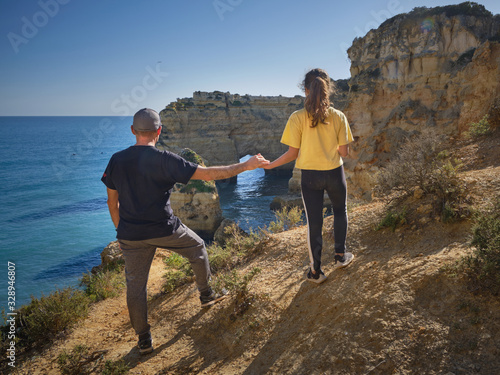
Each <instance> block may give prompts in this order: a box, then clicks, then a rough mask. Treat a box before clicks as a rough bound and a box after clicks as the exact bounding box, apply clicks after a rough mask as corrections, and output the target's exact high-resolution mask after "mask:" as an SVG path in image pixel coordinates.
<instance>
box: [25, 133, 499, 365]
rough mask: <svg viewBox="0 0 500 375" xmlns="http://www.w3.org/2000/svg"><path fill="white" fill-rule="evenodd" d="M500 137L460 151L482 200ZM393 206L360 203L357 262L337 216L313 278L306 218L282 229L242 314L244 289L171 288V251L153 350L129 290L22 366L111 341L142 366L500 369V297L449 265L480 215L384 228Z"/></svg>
mask: <svg viewBox="0 0 500 375" xmlns="http://www.w3.org/2000/svg"><path fill="white" fill-rule="evenodd" d="M497 133H498V132H497ZM498 145H499V143H498V137H496V138H493V139H492V140H485V141H484V142H483V143H481V144H479V145H478V144H477V143H475V144H470V143H467V142H465V143H464V144H462V145H461V148H460V149H458V150H456V152H455V155H456V156H457V157H459V158H462V160H463V161H464V164H465V165H466V169H467V170H466V171H465V172H463V175H462V177H463V178H464V179H465V181H466V183H467V184H468V187H469V189H470V192H471V199H472V200H473V205H474V206H476V207H477V206H479V205H481V204H485V203H486V201H487V198H491V197H498V196H499V195H500V194H499V193H500V155H499V151H498V148H499V147H498ZM425 199H426V198H425V197H424V198H422V200H421V201H415V202H413V204H415V206H416V207H418V206H422V205H425V204H427V202H426V201H425ZM385 206H386V202H385V201H384V200H381V199H378V200H374V201H373V202H371V203H369V204H366V205H363V206H359V207H356V208H354V209H353V210H352V212H350V227H349V235H348V248H349V250H350V251H352V252H353V253H354V255H355V260H354V262H353V263H352V264H351V265H350V266H349V267H346V268H345V269H334V266H333V265H334V262H333V255H334V254H333V250H332V247H333V246H332V242H331V238H330V237H329V234H328V233H330V232H331V228H332V218H331V217H330V218H327V219H326V221H325V246H324V247H325V249H324V255H323V262H324V271H325V273H326V275H327V276H328V280H327V281H326V282H325V283H324V284H321V285H315V284H311V283H308V282H306V281H304V273H305V272H306V270H307V265H308V259H307V253H306V228H305V227H299V228H296V229H293V230H290V231H287V232H283V233H279V234H275V235H272V236H271V237H270V239H269V240H268V241H267V242H266V243H265V244H263V246H261V247H260V250H259V252H258V253H256V254H255V255H254V256H253V257H252V258H251V259H250V260H249V261H248V262H247V264H245V265H243V266H241V267H239V268H238V272H248V271H249V270H251V269H252V268H253V267H259V268H260V269H261V270H262V271H261V273H260V274H258V275H257V276H256V277H255V278H254V279H253V280H252V282H251V284H250V292H251V293H252V294H253V296H254V300H253V302H252V304H251V306H250V307H249V309H248V310H246V311H245V312H244V313H242V314H239V313H238V311H237V304H236V299H235V296H230V297H229V298H227V299H226V300H224V301H222V302H221V303H219V304H217V305H215V306H214V307H212V308H210V309H208V310H201V309H200V303H199V299H198V294H197V292H196V291H195V287H194V284H189V285H185V286H183V287H181V288H179V289H178V290H177V291H175V292H174V293H172V294H169V295H162V294H160V293H159V292H160V289H161V284H162V275H163V273H164V268H163V265H162V258H163V257H164V256H166V255H167V254H168V253H167V252H165V251H159V252H158V254H157V256H156V258H155V261H154V264H153V267H152V271H151V275H150V282H149V294H150V296H152V298H151V301H150V323H151V325H152V334H153V337H154V342H155V351H154V352H153V353H152V354H149V355H146V356H140V355H139V353H138V351H137V349H136V348H135V344H136V336H135V335H134V333H133V331H132V329H131V327H130V324H129V321H128V312H127V307H126V304H125V297H124V295H123V294H122V295H121V296H119V297H117V298H114V299H110V300H106V301H103V302H101V303H98V304H97V305H95V306H94V307H93V308H92V311H91V313H90V316H89V318H88V319H86V320H85V321H84V322H82V323H81V324H80V325H79V326H78V327H76V328H75V329H74V330H73V331H72V332H70V333H68V334H67V335H66V336H65V337H63V338H60V339H58V340H56V341H55V342H54V343H53V344H52V345H51V346H50V347H48V348H46V349H45V350H44V351H43V352H42V353H41V354H37V355H33V356H32V357H31V358H30V359H29V360H27V361H26V362H25V363H24V364H23V366H22V368H20V369H18V371H17V373H19V374H58V373H59V370H58V367H57V364H56V362H55V359H56V358H57V355H58V354H59V353H61V351H62V350H63V349H66V350H70V349H72V348H73V347H74V346H75V345H77V344H86V345H88V346H89V347H90V348H91V349H92V350H93V351H99V350H104V351H105V354H104V355H103V359H104V360H113V361H116V360H120V359H123V360H124V361H126V362H127V363H129V365H130V368H131V370H130V374H245V375H250V374H297V375H298V374H450V375H451V374H498V373H499V370H500V299H499V298H498V297H492V296H490V295H481V294H477V293H474V292H472V291H471V286H470V285H467V284H466V282H465V281H464V280H458V279H456V278H452V277H449V276H446V275H445V274H444V273H443V272H442V271H441V268H442V267H443V266H444V265H446V264H449V263H450V262H454V261H455V260H457V259H459V258H460V257H461V256H463V255H464V254H466V253H468V252H470V251H471V250H470V248H469V246H468V242H469V233H470V225H471V223H470V222H469V221H468V220H465V221H462V222H459V223H455V224H443V223H441V222H440V221H439V220H437V219H436V217H434V216H433V214H432V213H429V214H427V219H426V220H423V221H422V220H417V219H415V220H413V221H410V222H409V223H408V224H407V225H405V226H404V227H403V228H400V229H398V230H396V232H392V231H391V229H384V230H380V231H375V230H374V227H375V225H376V224H377V223H378V222H380V220H381V218H382V217H383V214H384V208H385Z"/></svg>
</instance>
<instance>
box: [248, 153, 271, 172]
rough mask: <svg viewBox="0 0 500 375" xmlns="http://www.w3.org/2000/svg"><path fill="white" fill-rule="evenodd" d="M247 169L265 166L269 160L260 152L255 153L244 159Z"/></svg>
mask: <svg viewBox="0 0 500 375" xmlns="http://www.w3.org/2000/svg"><path fill="white" fill-rule="evenodd" d="M246 164H247V167H248V170H249V171H251V170H254V169H256V168H265V166H266V165H268V164H269V160H267V159H266V158H265V157H263V156H262V155H261V154H257V155H254V156H252V157H251V158H250V159H248V160H247V161H246Z"/></svg>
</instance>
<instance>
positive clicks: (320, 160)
mask: <svg viewBox="0 0 500 375" xmlns="http://www.w3.org/2000/svg"><path fill="white" fill-rule="evenodd" d="M328 113H329V114H328V117H327V119H326V122H328V123H327V124H322V123H319V124H318V125H317V126H315V127H314V128H312V127H311V125H312V117H311V116H309V115H308V114H307V111H306V110H305V109H301V110H299V111H296V112H294V113H292V114H291V116H290V118H289V119H288V122H287V124H286V127H285V130H284V131H283V135H282V137H281V143H283V144H285V145H287V146H291V147H294V148H298V149H299V155H298V157H297V161H296V162H295V166H296V167H297V168H299V169H312V170H319V171H326V170H330V169H335V168H338V167H340V166H341V165H342V164H343V161H342V158H341V157H340V155H339V152H338V150H337V147H338V146H343V145H347V144H349V143H350V142H352V141H353V137H352V133H351V128H350V127H349V123H348V121H347V119H346V117H345V115H344V114H343V113H342V112H341V111H339V110H337V109H335V108H333V107H330V108H329V109H328Z"/></svg>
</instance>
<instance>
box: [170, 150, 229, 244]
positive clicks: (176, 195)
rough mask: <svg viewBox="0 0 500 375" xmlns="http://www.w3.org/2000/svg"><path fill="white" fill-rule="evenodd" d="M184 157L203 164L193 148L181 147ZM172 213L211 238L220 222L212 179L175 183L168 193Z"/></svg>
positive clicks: (220, 217) (203, 235)
mask: <svg viewBox="0 0 500 375" xmlns="http://www.w3.org/2000/svg"><path fill="white" fill-rule="evenodd" d="M179 155H180V156H182V157H183V158H184V159H186V160H188V161H190V162H193V163H196V164H198V165H202V166H205V163H204V162H203V159H202V158H201V157H200V156H199V155H198V154H197V153H196V152H194V151H193V150H190V149H187V148H186V149H183V150H182V151H181V152H180V153H179ZM170 204H171V206H172V210H173V211H174V214H175V215H176V216H177V217H179V218H180V219H181V221H182V222H183V223H184V224H186V225H187V226H188V227H189V228H191V229H192V230H193V231H195V232H196V233H197V234H198V235H200V236H201V237H203V238H208V239H210V238H212V237H213V235H214V233H215V231H216V230H217V228H218V227H219V225H220V223H221V222H222V219H223V217H222V209H221V207H220V200H219V193H218V192H217V187H216V186H215V182H213V181H202V180H191V181H189V182H188V183H187V184H186V185H183V184H176V185H175V186H174V190H173V191H172V194H171V195H170Z"/></svg>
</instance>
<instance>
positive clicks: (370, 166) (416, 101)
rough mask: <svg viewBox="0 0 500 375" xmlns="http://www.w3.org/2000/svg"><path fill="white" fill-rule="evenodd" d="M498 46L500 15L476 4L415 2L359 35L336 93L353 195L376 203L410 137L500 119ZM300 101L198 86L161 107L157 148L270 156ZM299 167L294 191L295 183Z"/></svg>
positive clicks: (227, 158) (211, 156)
mask: <svg viewBox="0 0 500 375" xmlns="http://www.w3.org/2000/svg"><path fill="white" fill-rule="evenodd" d="M499 42H500V15H496V16H494V15H492V14H491V13H490V12H489V11H487V10H486V9H485V8H484V7H483V6H481V5H478V4H476V3H472V2H466V3H462V4H459V5H451V6H446V7H435V8H425V7H421V8H415V9H414V10H413V11H412V12H410V13H407V14H401V15H397V16H395V17H393V18H391V19H389V20H387V21H385V22H384V23H383V24H382V25H381V26H380V27H379V28H378V29H376V30H371V31H370V32H368V33H367V34H366V36H364V37H363V38H356V39H355V40H354V42H353V44H352V46H351V47H350V48H349V50H348V55H349V58H350V60H351V77H350V78H349V79H348V80H340V81H337V82H336V83H337V87H338V89H339V90H338V92H337V93H336V95H334V96H332V101H333V104H334V106H335V107H336V108H339V109H341V110H343V111H344V112H345V113H346V115H347V118H348V120H349V122H350V124H351V127H352V130H353V134H354V137H355V142H354V143H353V144H352V145H351V150H352V152H351V156H350V157H349V158H346V159H345V169H346V175H347V179H348V181H349V182H348V184H349V193H350V195H354V196H357V197H364V198H366V199H370V197H371V190H372V188H373V186H374V183H375V182H374V176H376V174H377V171H378V170H379V169H380V168H381V167H382V166H383V165H384V163H385V162H387V161H388V160H390V159H391V158H392V157H394V154H395V152H396V151H397V149H398V147H399V146H400V145H401V143H402V142H403V141H404V140H405V139H406V137H408V136H411V135H412V134H415V133H417V132H420V131H422V130H423V129H426V128H431V129H434V131H435V133H436V136H440V135H444V136H454V135H458V134H460V133H461V132H463V131H465V130H467V128H468V126H469V124H470V123H471V122H476V121H478V120H480V119H481V118H482V117H483V116H484V115H486V114H489V115H490V119H489V120H490V123H492V124H494V125H497V126H498V125H500V83H499V82H500V43H499ZM303 103H304V98H303V97H301V96H296V97H294V98H286V97H282V96H277V97H262V96H249V95H244V96H240V95H237V94H234V95H233V94H230V93H223V92H220V91H216V92H211V93H207V92H195V93H194V94H193V97H192V98H185V99H178V100H177V101H176V102H173V103H170V104H169V105H168V106H167V107H166V108H165V109H164V110H163V111H161V117H162V121H163V133H162V136H161V138H160V141H159V144H158V147H160V148H164V149H169V150H173V151H174V152H175V151H178V150H179V149H181V148H184V147H189V148H191V149H193V150H195V151H196V152H198V153H199V154H200V155H201V156H202V157H203V158H204V159H206V160H207V163H208V164H209V165H221V164H228V163H234V162H237V161H238V160H239V159H240V158H241V157H243V156H245V155H247V154H255V153H258V152H262V153H263V154H264V155H265V156H266V157H267V158H268V159H271V160H272V159H274V158H276V157H278V156H279V155H281V153H282V152H283V151H285V150H286V147H284V146H283V145H281V144H280V142H279V140H280V138H281V134H282V131H283V129H284V126H285V124H286V121H287V119H288V117H289V115H290V114H291V113H292V112H293V111H295V110H297V109H300V108H302V107H303ZM284 168H291V165H287V166H284ZM297 172H298V171H296V173H294V177H293V178H292V180H291V181H290V188H291V191H292V190H297V189H298V188H299V185H298V183H297V181H298V179H299V178H300V173H297Z"/></svg>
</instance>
